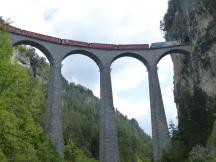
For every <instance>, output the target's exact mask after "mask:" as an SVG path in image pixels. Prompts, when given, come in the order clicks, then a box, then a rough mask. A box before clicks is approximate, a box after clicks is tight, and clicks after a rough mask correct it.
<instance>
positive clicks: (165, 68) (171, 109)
mask: <svg viewBox="0 0 216 162" xmlns="http://www.w3.org/2000/svg"><path fill="white" fill-rule="evenodd" d="M189 54H190V53H189V51H185V50H175V51H168V52H166V53H164V54H163V56H162V57H161V58H160V59H159V60H158V64H157V67H158V76H159V82H160V87H161V92H162V98H163V103H164V109H165V114H166V119H167V124H168V127H169V128H171V127H172V129H173V127H174V128H178V111H177V107H176V103H175V99H174V86H176V81H177V80H178V79H179V78H178V76H181V75H180V74H181V71H180V70H178V69H181V66H182V65H181V64H179V60H185V61H189V60H188V59H190V55H189ZM172 56H174V57H172ZM173 64H175V65H176V67H174V65H173ZM174 68H175V77H174ZM171 132H172V130H170V133H171ZM171 135H172V134H171Z"/></svg>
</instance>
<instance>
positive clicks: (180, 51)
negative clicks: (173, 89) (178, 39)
mask: <svg viewBox="0 0 216 162" xmlns="http://www.w3.org/2000/svg"><path fill="white" fill-rule="evenodd" d="M172 54H182V55H185V56H187V57H190V51H187V50H183V49H172V50H168V51H166V52H164V53H163V54H162V55H161V56H160V57H159V58H158V60H157V62H156V63H157V64H158V63H159V62H160V60H161V59H162V58H163V57H164V56H166V55H172Z"/></svg>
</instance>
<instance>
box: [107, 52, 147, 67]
mask: <svg viewBox="0 0 216 162" xmlns="http://www.w3.org/2000/svg"><path fill="white" fill-rule="evenodd" d="M122 57H129V58H134V59H137V60H139V61H141V62H142V63H143V64H144V65H145V66H146V68H147V69H148V67H149V64H148V62H147V60H145V58H143V57H141V56H140V55H139V54H136V53H130V52H125V53H120V54H118V55H117V56H116V57H115V58H113V60H112V61H111V63H113V62H115V61H116V60H118V59H120V58H122Z"/></svg>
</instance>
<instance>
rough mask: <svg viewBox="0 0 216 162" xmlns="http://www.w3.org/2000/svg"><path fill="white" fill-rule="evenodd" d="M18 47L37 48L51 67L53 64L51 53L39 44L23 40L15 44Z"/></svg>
mask: <svg viewBox="0 0 216 162" xmlns="http://www.w3.org/2000/svg"><path fill="white" fill-rule="evenodd" d="M18 45H30V46H33V47H35V48H37V49H38V50H40V51H41V52H42V53H43V54H44V55H45V56H46V57H47V59H48V60H49V63H50V65H51V64H53V57H52V55H51V53H50V52H49V50H48V49H46V48H45V47H44V46H43V45H41V44H39V43H37V42H34V41H30V40H21V41H18V42H16V43H14V44H13V46H18Z"/></svg>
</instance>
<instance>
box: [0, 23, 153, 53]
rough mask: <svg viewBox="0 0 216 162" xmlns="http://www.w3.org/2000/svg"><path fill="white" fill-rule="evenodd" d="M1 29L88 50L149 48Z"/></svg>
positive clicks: (11, 28)
mask: <svg viewBox="0 0 216 162" xmlns="http://www.w3.org/2000/svg"><path fill="white" fill-rule="evenodd" d="M3 27H6V29H7V30H8V31H10V32H12V33H16V34H19V35H24V36H28V37H32V38H36V39H40V40H43V41H49V42H53V43H57V44H63V45H71V46H80V47H90V48H98V49H122V50H126V49H146V48H149V45H148V44H121V45H117V44H103V43H87V42H82V41H74V40H68V39H60V38H56V37H51V36H48V35H43V34H39V33H34V32H31V31H27V30H22V29H19V28H16V27H14V26H10V25H5V24H3V25H1V24H0V29H1V28H3Z"/></svg>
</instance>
